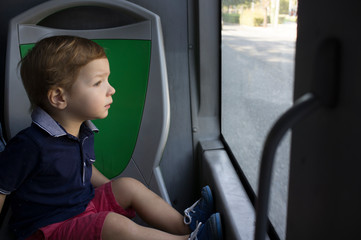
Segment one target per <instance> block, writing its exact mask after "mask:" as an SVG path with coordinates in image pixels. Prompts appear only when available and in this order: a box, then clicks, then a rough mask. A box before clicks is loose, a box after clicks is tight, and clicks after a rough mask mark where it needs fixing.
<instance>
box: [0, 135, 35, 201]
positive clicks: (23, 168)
mask: <svg viewBox="0 0 361 240" xmlns="http://www.w3.org/2000/svg"><path fill="white" fill-rule="evenodd" d="M39 156H40V154H39V147H38V146H37V144H36V143H35V142H34V141H33V140H32V139H31V138H30V137H29V136H27V135H26V134H24V132H21V133H19V134H18V135H16V136H15V137H14V138H12V139H11V140H10V141H9V142H8V144H7V145H6V147H5V149H4V151H3V152H1V153H0V193H2V194H6V195H8V194H10V193H11V192H13V191H15V190H16V189H18V188H19V187H20V186H21V184H22V183H23V182H24V181H25V180H26V179H27V178H28V177H29V175H30V174H32V173H33V172H34V169H35V168H36V166H37V164H38V162H39Z"/></svg>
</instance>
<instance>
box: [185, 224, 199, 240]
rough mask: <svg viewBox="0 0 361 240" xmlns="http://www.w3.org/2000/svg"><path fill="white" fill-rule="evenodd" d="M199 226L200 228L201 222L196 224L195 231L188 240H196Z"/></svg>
mask: <svg viewBox="0 0 361 240" xmlns="http://www.w3.org/2000/svg"><path fill="white" fill-rule="evenodd" d="M201 226H202V223H201V222H200V223H198V224H197V227H196V229H195V230H194V231H193V232H192V233H191V235H190V236H189V238H188V240H198V238H197V235H198V232H199V230H200V228H201Z"/></svg>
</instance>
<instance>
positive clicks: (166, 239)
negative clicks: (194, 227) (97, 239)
mask: <svg viewBox="0 0 361 240" xmlns="http://www.w3.org/2000/svg"><path fill="white" fill-rule="evenodd" d="M102 239H103V240H118V239H127V240H133V239H134V240H143V239H144V240H186V239H188V235H186V236H177V235H172V234H170V233H166V232H162V231H160V230H157V229H153V228H147V227H143V226H140V225H138V224H136V223H134V222H133V221H131V220H130V219H128V218H127V217H124V216H122V215H119V214H117V213H109V214H108V215H107V217H106V218H105V221H104V225H103V229H102Z"/></svg>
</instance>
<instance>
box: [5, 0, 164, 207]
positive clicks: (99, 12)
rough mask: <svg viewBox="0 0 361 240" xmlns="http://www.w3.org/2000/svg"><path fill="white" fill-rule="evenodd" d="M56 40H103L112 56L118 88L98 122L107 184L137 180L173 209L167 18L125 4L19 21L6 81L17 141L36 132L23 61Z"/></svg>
mask: <svg viewBox="0 0 361 240" xmlns="http://www.w3.org/2000/svg"><path fill="white" fill-rule="evenodd" d="M54 35H76V36H80V37H85V38H89V39H92V40H93V41H96V42H97V43H99V44H100V45H102V46H103V47H104V48H105V49H106V52H107V56H108V58H109V62H110V69H111V75H110V77H109V81H110V83H111V84H112V85H113V86H114V88H115V89H116V94H115V95H114V96H113V100H114V102H113V104H112V108H111V109H110V111H109V115H108V117H107V118H106V119H101V120H94V123H95V125H96V126H97V127H98V128H99V129H100V132H99V133H97V134H96V136H95V153H96V157H97V160H96V163H95V164H96V167H97V168H98V169H99V170H100V171H101V172H102V173H103V174H104V175H106V176H107V177H109V178H117V177H119V176H130V177H134V178H136V179H138V180H140V181H141V182H143V183H144V184H146V185H147V186H148V187H149V188H151V189H152V190H153V191H155V192H156V193H158V194H160V195H161V197H163V198H164V199H165V200H166V201H168V202H169V197H168V193H167V190H166V188H165V184H164V182H163V177H162V172H161V169H160V167H159V165H160V161H161V157H162V154H163V149H164V147H165V144H166V140H167V136H168V131H169V94H168V82H167V70H166V63H165V54H164V47H163V38H162V30H161V23H160V19H159V17H158V16H157V15H156V14H154V13H152V12H150V11H148V10H146V9H144V8H142V7H140V6H138V5H135V4H133V3H130V2H128V1H124V0H86V1H84V0H52V1H47V2H45V3H43V4H41V5H38V6H36V7H34V8H31V9H29V10H27V11H26V12H24V13H22V14H20V15H18V16H16V17H15V18H13V19H12V20H11V22H10V25H9V34H8V49H7V56H6V64H7V65H6V75H5V112H4V115H5V124H4V127H5V128H4V129H5V130H6V133H7V136H9V137H13V136H14V135H15V134H16V133H17V132H19V131H20V130H21V129H23V128H25V127H27V126H29V124H30V122H31V119H30V113H29V107H30V103H29V100H28V98H27V96H26V93H25V90H24V88H23V86H22V83H21V79H20V74H19V69H18V62H19V61H20V59H21V56H24V55H26V53H27V51H28V49H30V48H31V47H32V46H33V45H34V43H35V42H37V41H39V40H40V39H42V38H45V37H49V36H54Z"/></svg>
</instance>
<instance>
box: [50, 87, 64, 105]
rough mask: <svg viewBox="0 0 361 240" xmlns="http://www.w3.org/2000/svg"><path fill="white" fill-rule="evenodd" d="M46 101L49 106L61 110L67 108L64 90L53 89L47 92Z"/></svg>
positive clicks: (59, 88)
mask: <svg viewBox="0 0 361 240" xmlns="http://www.w3.org/2000/svg"><path fill="white" fill-rule="evenodd" d="M48 101H49V103H50V105H51V106H53V107H55V108H57V109H60V110H63V109H65V108H66V106H67V101H66V94H65V90H64V88H61V87H55V88H52V89H50V90H49V91H48Z"/></svg>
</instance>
